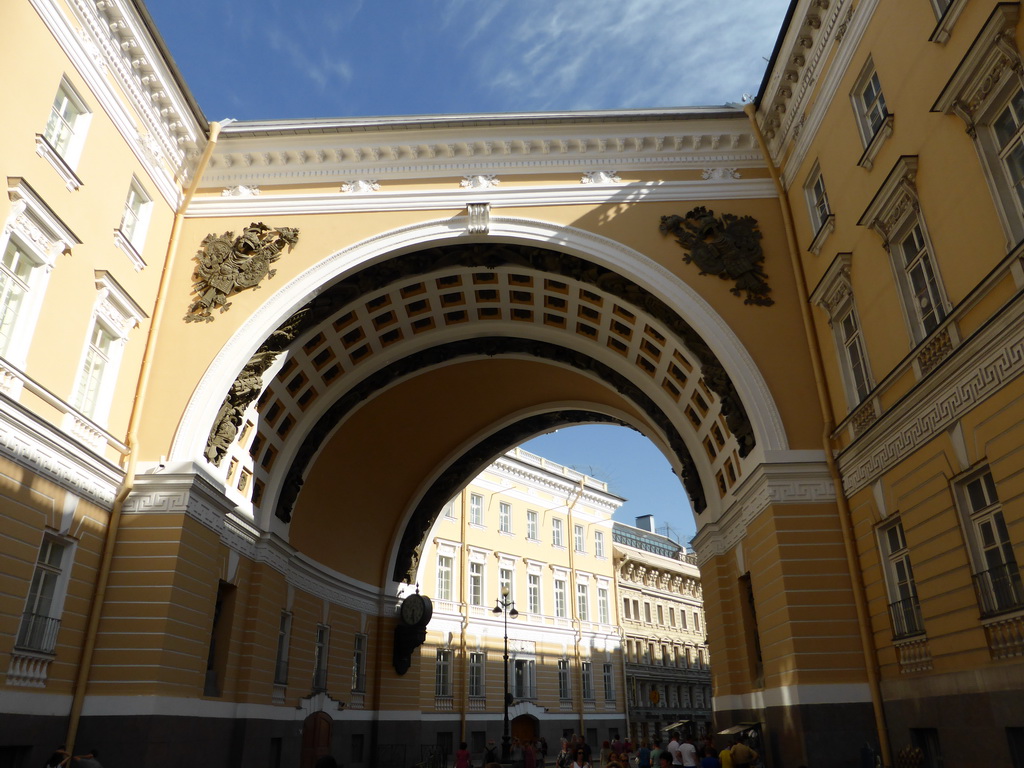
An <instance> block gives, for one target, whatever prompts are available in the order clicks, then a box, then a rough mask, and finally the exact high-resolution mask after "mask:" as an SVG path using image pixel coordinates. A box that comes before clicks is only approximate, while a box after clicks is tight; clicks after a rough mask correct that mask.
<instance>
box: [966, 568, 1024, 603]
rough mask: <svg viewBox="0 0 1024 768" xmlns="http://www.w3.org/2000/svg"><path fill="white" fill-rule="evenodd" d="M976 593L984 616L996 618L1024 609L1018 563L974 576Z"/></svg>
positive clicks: (1023, 590) (1023, 595) (1023, 591)
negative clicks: (1002, 614)
mask: <svg viewBox="0 0 1024 768" xmlns="http://www.w3.org/2000/svg"><path fill="white" fill-rule="evenodd" d="M974 591H975V592H977V594H978V605H980V606H981V615H982V616H995V615H997V614H1000V613H1008V612H1009V611H1016V610H1018V609H1021V608H1024V588H1022V585H1021V580H1020V569H1019V568H1018V567H1017V564H1016V563H1012V562H1011V563H1004V564H1003V565H999V566H996V567H995V568H990V569H989V570H987V571H982V572H981V573H976V574H974Z"/></svg>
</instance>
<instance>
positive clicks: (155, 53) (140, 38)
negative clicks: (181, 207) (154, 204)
mask: <svg viewBox="0 0 1024 768" xmlns="http://www.w3.org/2000/svg"><path fill="white" fill-rule="evenodd" d="M31 2H32V5H33V6H34V7H35V9H36V10H37V11H38V13H39V15H40V17H41V18H42V19H43V21H44V23H45V24H46V26H47V27H48V28H49V30H50V32H51V33H52V34H53V35H54V37H55V39H56V40H57V42H58V44H59V45H60V46H61V48H63V50H64V51H65V53H66V54H67V55H68V56H69V57H70V58H71V60H72V62H73V63H74V65H75V67H76V68H77V69H78V71H79V72H80V74H81V75H82V77H83V78H84V79H85V81H86V83H87V84H88V85H89V88H90V90H91V92H92V93H93V94H94V95H95V97H96V98H98V99H99V101H100V105H102V108H103V110H104V112H105V113H106V114H107V116H108V117H109V118H110V119H111V120H112V121H113V123H114V125H115V126H117V129H118V131H119V132H120V134H121V136H122V137H123V138H124V140H125V142H126V144H127V145H128V146H129V147H131V149H132V150H133V151H134V153H135V154H136V156H137V157H138V158H139V160H140V161H141V162H142V163H143V165H144V166H145V167H146V169H147V171H148V172H149V174H150V176H151V177H152V178H153V180H154V181H155V182H156V184H157V185H158V187H159V189H160V194H161V195H162V196H163V197H164V199H165V200H166V201H167V203H168V204H169V205H171V206H172V207H176V205H177V201H178V198H179V196H180V190H179V187H178V181H179V180H187V178H188V176H189V175H190V170H191V168H190V166H191V164H192V162H193V160H194V158H197V157H198V147H199V145H201V144H202V143H204V141H205V139H204V136H203V132H204V128H205V126H203V125H201V124H200V121H199V119H197V117H196V115H195V114H194V113H193V111H192V109H191V107H190V104H189V99H188V97H187V96H186V94H185V93H184V92H183V91H182V89H181V87H180V86H179V84H178V82H177V80H176V79H175V77H174V75H173V73H172V71H171V69H170V67H169V66H168V64H167V62H166V59H165V54H164V53H163V52H162V51H161V50H160V49H159V47H158V45H157V44H156V42H155V41H154V39H153V37H152V36H151V34H150V32H149V30H148V28H147V25H146V24H145V23H144V21H143V19H142V17H141V15H140V14H139V12H138V11H137V10H136V9H135V7H134V6H133V4H132V3H131V2H130V1H129V0H69V2H68V6H69V7H70V8H71V10H72V12H73V14H74V16H73V18H69V17H68V16H67V15H66V11H64V10H63V8H64V7H63V6H61V5H60V4H58V3H57V2H55V0H31ZM76 22H77V24H78V25H80V26H76ZM112 84H116V90H115V88H114V87H113V85H112ZM54 88H56V84H55V85H54ZM128 106H130V109H131V111H129V109H128V108H127V107H128ZM139 124H141V126H142V127H141V128H140V127H138V125H139ZM176 176H180V179H176V178H175V177H176Z"/></svg>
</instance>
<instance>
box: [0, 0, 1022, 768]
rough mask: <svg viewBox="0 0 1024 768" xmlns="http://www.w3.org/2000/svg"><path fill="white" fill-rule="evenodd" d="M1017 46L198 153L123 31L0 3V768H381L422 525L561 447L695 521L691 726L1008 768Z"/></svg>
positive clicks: (398, 693)
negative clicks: (701, 91)
mask: <svg viewBox="0 0 1024 768" xmlns="http://www.w3.org/2000/svg"><path fill="white" fill-rule="evenodd" d="M1019 11H1020V9H1019V3H1018V2H993V1H992V0H975V1H974V2H967V0H794V2H793V3H792V5H791V8H790V11H789V14H788V15H787V19H786V21H785V24H784V27H783V29H782V32H781V34H780V37H779V40H778V44H777V47H776V50H775V52H774V54H773V57H772V60H771V62H770V65H769V68H768V71H767V73H766V76H765V79H764V82H763V84H762V87H761V89H760V92H759V94H758V96H757V97H756V99H755V100H754V101H753V103H751V104H749V105H747V107H746V108H745V109H740V108H737V107H731V106H723V107H684V108H676V109H661V110H628V111H613V112H598V113H550V114H516V115H458V116H451V117H443V116H433V117H430V116H428V117H419V118H374V119H345V120H284V121H268V122H259V121H253V122H240V123H232V124H230V125H225V126H222V125H219V124H216V123H212V124H209V123H207V121H206V120H205V118H204V117H203V115H202V113H201V112H200V110H199V109H198V107H197V106H196V105H195V103H194V101H193V99H192V97H191V95H190V94H189V92H188V89H187V86H186V84H185V83H184V82H183V80H182V78H181V76H180V74H179V73H178V72H177V70H176V68H175V66H174V64H173V61H172V60H171V59H170V57H169V56H168V54H167V52H166V50H165V49H164V46H163V44H162V42H161V41H160V39H159V35H158V32H157V30H156V29H155V28H154V27H153V24H152V21H151V20H150V18H149V16H148V14H147V13H146V11H145V8H144V6H143V5H142V3H141V0H114V1H113V2H111V1H109V0H104V1H103V2H98V1H97V0H68V2H66V3H62V2H57V1H56V0H13V1H12V2H10V3H8V4H7V7H5V9H4V12H3V21H4V31H5V33H6V37H5V45H4V46H3V48H2V50H0V64H2V65H3V66H4V68H5V71H7V72H11V73H17V78H18V88H17V89H16V90H12V91H11V92H10V93H8V94H7V104H6V106H7V109H6V110H5V119H4V121H3V125H2V127H0V163H2V166H3V168H4V169H5V174H4V176H5V178H6V179H7V182H6V183H7V187H8V195H7V198H5V201H4V202H3V203H2V204H0V221H2V222H3V229H2V234H0V526H2V527H0V532H2V534H3V536H2V538H0V542H2V543H0V555H2V557H3V562H4V567H3V568H2V569H0V570H2V574H0V585H2V587H0V672H2V673H3V675H4V677H3V681H2V688H0V712H2V713H3V717H2V718H0V764H13V765H19V764H25V763H32V762H35V763H41V762H42V760H43V759H44V758H45V756H46V755H47V754H49V752H50V751H51V750H52V748H53V746H54V745H56V744H60V743H62V742H65V741H67V742H69V743H74V744H76V745H78V746H79V747H81V746H82V745H85V746H86V747H89V746H93V745H95V746H97V747H98V748H99V749H100V750H101V751H102V752H103V753H104V756H105V757H104V759H106V757H107V756H109V758H110V762H111V763H112V764H117V763H121V762H123V763H128V762H131V763H133V764H137V765H145V766H158V765H164V764H170V763H181V762H189V761H190V760H191V759H192V758H194V756H195V755H196V754H202V755H204V756H205V758H206V759H207V761H208V762H209V764H211V765H213V764H217V765H219V764H225V765H228V764H231V765H239V766H263V765H268V764H269V765H281V766H292V765H302V766H306V765H311V764H312V762H313V761H314V760H315V758H316V756H317V755H318V754H319V753H322V752H324V751H327V750H332V751H334V752H336V753H337V756H338V757H339V758H340V759H341V760H342V762H344V763H345V764H347V765H352V766H359V765H368V764H371V763H377V764H386V763H388V762H389V760H391V761H393V760H394V759H395V754H393V753H392V754H390V755H386V754H384V752H382V751H378V747H380V746H381V745H384V744H387V743H391V742H390V741H389V737H388V736H387V734H389V733H392V732H394V731H395V730H397V729H400V728H401V727H402V725H403V723H405V722H407V721H409V720H413V719H417V720H421V721H422V720H426V719H429V717H428V715H427V714H425V713H424V712H423V711H422V709H421V708H419V706H418V703H419V702H420V701H421V700H422V699H423V698H424V692H423V691H422V690H419V689H412V688H410V687H409V683H408V680H409V678H406V677H405V676H402V675H399V674H397V672H396V670H395V666H394V663H393V662H394V654H393V651H394V646H395V637H396V634H395V627H396V625H397V623H398V616H399V614H398V613H397V610H398V606H399V604H400V600H399V595H400V593H401V592H402V590H403V589H405V587H403V583H411V582H412V581H414V574H415V573H416V572H417V570H418V569H420V568H421V567H423V553H424V551H425V550H424V548H425V546H426V544H427V535H428V531H429V530H430V528H431V526H433V525H434V524H435V520H436V517H437V515H438V513H439V512H440V511H441V509H442V507H443V506H444V504H445V502H447V501H448V500H449V499H450V498H451V497H452V496H453V495H454V494H455V492H456V491H457V490H458V489H459V488H462V487H464V486H465V485H466V484H467V483H468V482H469V481H470V480H472V479H473V478H474V477H476V476H477V475H478V474H479V473H480V472H481V471H482V470H483V469H484V468H486V467H487V466H488V465H489V464H490V463H491V462H492V461H493V460H495V459H496V458H498V457H499V456H501V455H503V454H504V453H505V452H506V451H508V450H509V449H510V448H513V447H515V446H517V445H519V444H520V443H521V442H522V441H524V440H526V439H528V438H530V437H532V436H535V435H538V434H542V433H544V432H547V431H550V430H552V429H555V428H558V427H560V426H564V425H568V424H575V423H614V424H621V425H627V426H630V427H632V428H634V429H636V430H638V431H640V432H641V433H643V434H644V435H646V436H647V437H648V438H650V439H651V440H652V442H653V443H654V444H655V445H656V446H657V447H658V448H659V449H660V450H661V451H662V452H663V453H664V455H665V456H666V457H667V458H668V460H669V462H670V463H671V465H672V468H673V471H674V472H676V473H677V474H678V475H679V477H680V481H681V482H682V483H683V484H684V486H685V487H686V489H687V491H688V493H689V495H690V498H691V501H692V502H693V507H694V510H695V513H696V515H695V516H696V523H697V535H696V538H695V539H694V542H693V544H694V547H695V551H696V553H697V559H698V561H699V563H700V566H701V584H702V589H703V595H704V600H705V607H706V611H707V615H708V626H707V631H708V643H709V647H710V651H711V653H712V655H713V658H714V665H713V669H712V685H713V692H714V701H713V710H714V712H713V721H714V723H713V727H714V728H715V729H716V730H719V731H721V730H729V729H730V728H733V727H736V726H739V725H740V724H742V723H759V724H761V726H762V733H763V738H764V752H765V755H766V758H767V762H768V764H769V765H770V766H782V765H789V764H800V763H806V764H808V765H811V764H813V765H817V766H853V765H856V764H859V762H860V760H861V756H862V750H863V751H864V753H865V755H867V752H868V751H871V752H877V753H878V755H879V757H880V759H881V761H882V762H883V764H885V765H893V764H896V763H897V761H898V760H899V759H900V755H901V753H905V755H904V757H905V758H906V759H908V760H912V759H917V757H915V754H912V753H916V752H919V753H920V760H922V761H923V763H922V764H924V765H931V766H936V765H940V764H949V763H952V762H956V763H959V764H963V765H970V764H972V763H986V764H999V765H1011V764H1016V765H1021V764H1024V763H1022V761H1024V757H1022V755H1024V711H1022V710H1024V708H1022V707H1021V704H1020V701H1021V693H1022V690H1024V663H1022V662H1021V658H1022V654H1024V639H1022V638H1024V587H1022V582H1021V578H1020V571H1019V567H1018V563H1019V559H1018V558H1021V557H1024V550H1022V547H1024V544H1022V542H1024V505H1022V498H1024V496H1022V493H1024V490H1022V488H1024V486H1022V483H1021V478H1022V477H1024V471H1022V470H1024V451H1022V450H1021V446H1022V444H1024V432H1022V426H1021V425H1022V424H1024V418H1022V412H1024V408H1022V404H1021V397H1022V394H1024V388H1022V386H1021V377H1020V372H1021V370H1022V367H1024V319H1022V318H1024V312H1022V301H1024V299H1022V293H1021V288H1022V286H1024V266H1022V248H1024V245H1022V244H1024V191H1022V189H1024V186H1022V177H1024V109H1022V104H1024V79H1022V78H1024V75H1022V72H1024V63H1022V59H1021V54H1020V44H1021V41H1022V39H1024V30H1022V28H1021V24H1020V19H1019V16H1020V13H1019ZM671 65H672V63H671V62H666V66H671ZM399 634H401V633H399ZM406 639H408V638H407V637H406ZM279 649H283V652H279ZM364 666H365V678H362V681H361V685H362V686H363V689H362V690H360V689H359V688H358V687H357V679H358V675H356V676H355V677H354V676H353V670H356V671H357V672H358V670H360V669H362V668H364ZM542 714H545V713H539V712H538V713H534V715H535V716H536V717H537V718H538V720H539V719H540V718H541V715H542ZM76 751H79V752H81V751H82V749H78V748H77V747H76Z"/></svg>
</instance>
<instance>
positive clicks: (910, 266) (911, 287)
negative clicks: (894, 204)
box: [898, 221, 946, 341]
mask: <svg viewBox="0 0 1024 768" xmlns="http://www.w3.org/2000/svg"><path fill="white" fill-rule="evenodd" d="M898 252H899V254H900V256H901V257H902V258H901V261H902V263H901V265H900V266H901V269H902V272H903V275H902V280H901V283H902V288H903V292H904V295H905V303H906V305H907V308H908V310H909V311H910V313H911V315H912V320H913V323H914V325H915V331H916V334H915V341H920V340H921V339H923V338H925V337H926V336H927V335H928V334H930V333H931V332H932V331H934V330H935V329H936V328H937V327H938V326H939V323H941V322H942V321H943V319H945V317H946V311H945V306H944V303H943V301H942V295H941V293H940V292H939V284H938V281H937V280H936V279H935V268H934V266H933V264H932V261H933V259H932V255H931V252H930V251H929V248H928V244H927V241H926V240H925V236H924V233H923V232H922V230H921V224H920V221H918V222H917V223H915V224H914V225H913V226H912V227H911V228H910V230H909V231H908V232H907V233H906V234H905V235H904V236H903V237H902V238H900V239H899V246H898Z"/></svg>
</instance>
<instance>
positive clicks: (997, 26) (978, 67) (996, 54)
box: [932, 3, 1024, 250]
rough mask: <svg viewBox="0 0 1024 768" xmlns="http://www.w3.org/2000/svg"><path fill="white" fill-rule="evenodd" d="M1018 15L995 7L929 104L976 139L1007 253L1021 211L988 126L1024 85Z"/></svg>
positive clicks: (1016, 237)
mask: <svg viewBox="0 0 1024 768" xmlns="http://www.w3.org/2000/svg"><path fill="white" fill-rule="evenodd" d="M1019 13H1020V11H1019V9H1018V7H1017V6H1016V5H1011V4H1009V3H1002V4H1000V5H997V6H996V7H995V9H994V10H993V11H992V14H991V15H990V16H989V18H988V21H986V22H985V26H984V27H983V28H982V30H981V32H979V33H978V36H977V38H975V40H974V43H972V45H971V47H970V49H969V50H968V52H967V54H966V55H965V56H964V58H963V59H962V60H961V62H960V64H959V66H957V68H956V70H955V71H954V73H953V76H952V77H951V78H950V80H949V82H948V83H946V86H945V88H943V90H942V93H941V94H940V95H939V98H938V99H937V100H936V101H935V104H934V105H933V106H932V111H933V112H942V113H943V114H947V115H954V114H955V115H957V116H958V117H959V118H960V119H961V120H963V121H964V123H965V125H966V127H967V133H968V135H969V136H971V138H972V139H974V146H975V149H976V150H977V152H978V155H979V157H980V160H981V167H982V171H983V173H984V175H985V181H986V182H987V183H988V185H989V191H990V192H991V194H992V198H993V200H994V201H995V202H996V212H997V214H998V216H999V222H1000V224H1001V225H1002V227H1003V231H1004V234H1005V235H1006V238H1007V243H1006V247H1007V250H1010V249H1012V248H1013V247H1014V246H1015V245H1016V244H1017V243H1018V242H1020V241H1021V240H1024V212H1022V211H1021V209H1020V207H1019V204H1018V203H1017V202H1016V201H1015V200H1014V194H1013V190H1012V189H1009V188H1008V187H1007V184H1006V180H1005V175H1004V173H1003V170H1002V162H1001V160H1000V158H999V155H998V147H996V146H995V137H994V135H993V134H992V130H991V128H990V126H991V123H992V122H993V121H994V120H995V119H996V117H998V115H999V113H1000V112H1001V111H1002V108H1003V107H1005V106H1006V104H1007V102H1008V100H1009V99H1010V98H1011V97H1012V96H1013V95H1014V94H1015V93H1016V92H1017V90H1018V89H1020V88H1021V87H1024V82H1022V80H1021V77H1020V76H1018V75H1017V74H1016V71H1017V70H1019V69H1020V67H1021V57H1020V53H1019V52H1018V50H1017V46H1016V44H1015V37H1016V27H1017V19H1018V16H1019Z"/></svg>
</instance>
